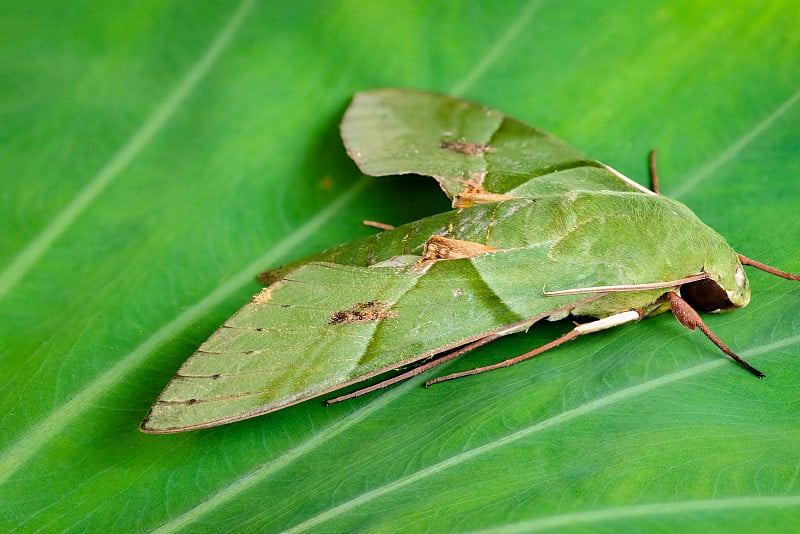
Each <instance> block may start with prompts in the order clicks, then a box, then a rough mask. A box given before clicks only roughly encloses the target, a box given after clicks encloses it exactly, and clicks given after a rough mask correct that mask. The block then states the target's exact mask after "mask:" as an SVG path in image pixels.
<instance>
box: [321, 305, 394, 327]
mask: <svg viewBox="0 0 800 534" xmlns="http://www.w3.org/2000/svg"><path fill="white" fill-rule="evenodd" d="M390 305H391V304H390V303H388V302H379V301H369V302H359V303H358V304H356V305H355V306H353V307H352V308H351V309H349V310H340V311H337V312H336V313H334V314H333V315H331V318H330V320H329V321H328V323H329V324H346V323H364V322H369V321H380V320H381V319H391V318H393V317H397V312H394V311H391V310H387V309H386V308H388V307H389V306H390Z"/></svg>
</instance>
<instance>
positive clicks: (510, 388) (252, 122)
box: [0, 0, 800, 533]
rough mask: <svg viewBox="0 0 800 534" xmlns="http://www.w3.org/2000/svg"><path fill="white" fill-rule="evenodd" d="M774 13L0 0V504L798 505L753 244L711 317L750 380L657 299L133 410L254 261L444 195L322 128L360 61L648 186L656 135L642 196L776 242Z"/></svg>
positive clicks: (113, 513)
mask: <svg viewBox="0 0 800 534" xmlns="http://www.w3.org/2000/svg"><path fill="white" fill-rule="evenodd" d="M798 27H800V10H797V8H796V6H795V4H794V3H793V2H789V1H785V2H782V1H772V2H766V3H758V2H746V1H736V0H734V1H731V2H725V3H722V2H698V1H695V0H692V1H689V0H686V1H669V2H668V1H657V0H627V1H625V0H620V1H616V2H597V1H588V0H571V1H567V2H560V1H556V0H550V1H541V2H537V1H530V2H516V1H506V2H502V3H499V2H473V1H449V2H448V1H414V2H373V1H367V0H364V1H333V0H331V1H325V2H322V1H305V2H302V1H301V2H280V3H279V2H267V1H265V0H261V1H256V0H244V1H242V2H219V1H199V0H196V1H176V2H167V3H165V2H155V1H151V2H119V1H114V2H111V1H107V2H103V1H94V2H89V1H84V2H79V1H75V2H56V1H47V2H37V3H27V2H7V3H5V4H4V6H3V7H2V8H0V34H1V35H3V40H2V44H0V162H2V163H0V166H1V167H2V170H0V228H2V231H0V299H1V301H0V361H1V362H2V367H1V368H2V371H3V372H2V376H0V417H1V418H2V432H1V433H0V528H2V530H4V531H13V530H19V531H23V532H50V531H59V532H60V531H65V532H87V531H99V530H111V529H113V530H114V531H116V532H120V533H123V532H142V531H151V530H154V529H160V531H162V532H176V531H185V532H219V531H222V530H236V531H239V532H271V531H280V530H286V529H294V530H295V531H305V530H311V531H325V532H334V531H337V532H343V531H365V530H366V531H378V532H387V531H400V530H403V531H410V530H413V531H464V530H473V529H496V530H497V531H502V532H506V531H507V532H515V531H524V532H530V531H535V530H547V529H560V530H562V531H568V532H570V531H576V532H577V531H583V530H592V531H593V532H605V531H608V532H612V531H613V532H619V531H621V530H627V531H636V532H640V531H643V530H654V529H663V530H667V531H675V530H678V529H681V530H683V531H704V532H711V531H717V532H731V531H750V532H752V531H754V530H761V531H776V530H779V529H782V528H783V529H785V527H787V526H791V525H794V526H795V527H796V526H797V525H800V477H798V472H799V471H798V465H800V445H798V443H800V415H798V414H800V358H798V356H800V354H798V353H799V352H800V321H798V320H797V317H798V315H800V298H799V297H800V286H798V284H797V283H793V282H787V281H783V280H780V279H776V278H774V277H770V276H768V275H765V274H762V273H751V285H752V287H753V293H754V296H753V299H752V302H751V304H750V306H749V307H748V308H746V309H744V310H739V311H736V312H734V313H731V314H727V315H720V316H713V317H709V318H708V319H707V321H708V323H709V325H710V327H711V328H712V329H714V331H715V332H716V333H717V334H718V335H719V336H720V337H721V338H722V339H724V340H725V341H726V342H727V343H728V344H729V345H730V346H731V347H732V348H734V349H735V350H737V351H739V353H740V354H741V355H742V356H743V357H745V358H747V359H749V360H750V361H751V362H752V363H753V364H754V365H756V366H757V367H758V368H760V369H761V370H763V371H764V372H765V373H766V374H767V378H766V379H764V380H762V381H759V380H756V379H754V378H753V377H752V376H750V375H748V374H747V373H745V372H744V371H742V370H741V369H740V368H738V367H737V366H735V365H733V364H731V363H730V362H729V361H727V360H726V359H725V358H724V357H723V356H722V355H721V354H719V353H718V352H717V350H716V349H715V348H714V347H713V346H712V345H711V344H710V343H708V342H707V341H706V340H705V339H704V338H702V335H701V334H699V333H690V332H687V331H685V330H684V329H683V328H682V327H681V326H680V325H679V324H677V322H676V321H675V320H674V319H673V318H671V317H669V316H667V315H664V316H660V317H657V318H654V319H652V320H648V321H644V322H642V323H639V324H635V325H628V326H625V327H622V328H619V329H617V330H615V331H609V332H603V333H600V334H597V335H593V336H587V338H586V339H580V340H577V341H575V342H573V343H571V344H570V345H569V346H565V347H561V348H559V349H558V350H557V351H553V352H552V353H548V354H547V355H546V356H543V357H541V358H538V359H536V360H533V361H530V362H527V363H525V364H522V365H518V366H515V367H513V368H509V369H507V370H503V371H498V372H495V373H489V374H486V375H481V376H477V377H472V378H470V379H465V380H461V381H457V382H452V383H448V384H442V385H440V386H437V387H435V388H431V389H430V390H425V389H423V388H421V387H420V383H421V380H424V379H426V378H428V377H430V376H433V375H431V374H426V375H423V376H422V377H420V378H419V379H415V380H413V381H411V382H410V383H406V384H403V385H401V386H399V387H395V388H393V389H391V390H388V391H385V392H380V393H377V394H373V395H369V396H366V397H362V398H359V399H357V400H353V401H350V402H347V403H344V404H340V405H336V406H332V407H330V408H324V407H323V406H321V405H320V403H319V402H318V401H310V402H307V403H304V404H302V405H299V406H296V407H293V408H290V409H287V410H284V411H281V412H278V413H275V414H270V415H267V416H264V417H259V418H256V419H252V420H249V421H245V422H241V423H236V424H232V425H228V426H224V427H220V428H216V429H210V430H205V431H199V432H192V433H185V434H178V435H170V436H148V435H144V434H141V433H140V432H139V431H138V424H139V422H140V421H141V419H142V418H143V417H144V415H145V414H146V413H147V410H148V408H149V406H150V404H151V403H152V402H153V401H154V400H155V398H156V396H157V395H158V393H159V392H160V391H161V389H162V388H163V386H164V385H165V384H166V382H167V381H168V379H169V378H170V377H171V376H172V374H173V373H174V372H175V370H176V369H177V368H178V367H179V366H180V364H181V363H182V362H183V361H184V360H185V359H186V358H187V357H188V356H189V355H190V354H191V353H192V352H193V350H194V349H195V348H196V347H197V346H198V345H199V344H200V343H201V342H202V341H203V340H205V339H206V337H207V336H208V335H209V334H210V333H211V332H213V330H214V329H215V328H216V327H217V326H218V325H219V324H220V323H222V321H224V320H225V318H227V317H228V316H229V315H230V314H231V313H233V312H234V311H235V310H236V309H237V308H238V307H239V306H241V305H242V304H243V303H245V302H247V300H248V299H249V298H250V296H251V295H252V294H253V293H255V292H256V291H257V289H258V286H257V284H256V283H255V282H254V279H253V277H254V275H255V273H256V272H258V271H259V270H261V269H264V268H267V267H270V266H275V265H279V264H280V263H282V262H284V261H288V260H290V259H294V258H298V257H301V256H303V255H305V254H309V253H312V252H315V251H318V250H320V249H322V248H325V247H327V246H331V245H335V244H338V243H341V242H343V241H346V240H349V239H353V238H356V237H358V236H362V235H366V234H368V233H370V232H372V231H373V230H370V229H368V228H363V227H361V226H360V221H361V220H362V219H374V220H379V221H383V222H387V223H394V224H398V223H403V222H407V221H410V220H414V219H416V218H419V217H421V216H424V215H427V214H431V213H435V212H437V211H442V210H445V209H447V208H448V202H447V200H446V198H445V197H444V195H442V194H441V192H440V191H439V189H438V187H437V186H436V184H435V183H434V182H433V181H432V180H426V179H422V178H410V177H405V178H402V179H393V178H387V179H380V180H378V179H367V178H363V177H360V175H359V173H358V171H357V169H356V167H355V165H354V164H352V163H351V162H350V161H349V159H348V158H347V156H346V154H345V152H344V149H343V148H342V146H341V142H340V140H339V137H338V130H337V128H338V121H339V119H340V117H341V114H342V112H343V111H344V109H345V107H346V105H347V103H348V101H349V98H350V97H351V96H352V94H353V93H354V92H356V91H358V90H362V89H367V88H375V87H389V86H401V87H416V88H423V89H432V90H438V91H442V92H447V93H452V94H456V95H459V96H464V97H467V98H471V99H474V100H478V101H480V102H482V103H485V104H488V105H491V106H493V107H496V108H499V109H501V110H503V111H505V112H507V113H509V114H510V115H512V116H515V117H518V118H520V119H522V120H524V121H526V122H528V123H531V124H533V125H535V126H537V127H539V128H542V129H544V130H546V131H549V132H552V133H553V134H555V135H557V136H559V137H561V138H562V139H565V140H566V141H568V142H570V143H572V144H573V145H574V146H576V147H578V148H579V149H581V150H582V151H584V152H585V153H586V154H588V155H590V156H592V157H594V158H597V159H600V160H602V161H604V162H606V163H608V164H610V165H612V166H613V167H615V168H617V169H618V170H620V171H622V172H624V173H625V174H627V175H628V176H631V177H634V178H636V179H638V180H639V181H640V182H643V183H646V155H647V151H648V150H649V149H650V148H652V147H658V148H659V150H660V155H661V159H660V172H661V180H662V192H663V193H664V194H666V195H670V196H672V197H674V198H677V199H679V200H681V201H683V202H685V203H686V204H687V205H689V206H690V207H691V208H692V209H694V210H695V211H696V212H697V214H698V215H699V216H700V217H701V218H702V219H703V220H705V221H706V222H707V223H708V224H710V225H711V226H712V227H714V228H716V229H717V230H718V231H719V232H720V233H721V234H723V235H724V236H726V237H727V238H728V239H729V241H730V243H731V244H732V245H733V246H734V248H736V249H737V250H739V251H740V252H742V253H744V254H746V255H748V256H751V257H754V258H757V259H759V260H762V261H765V262H767V263H770V264H773V265H775V266H777V267H780V268H784V269H787V270H794V271H800V254H798V249H799V248H800V247H799V246H798V236H800V210H798V206H800V180H799V179H798V176H800V157H798V146H800V129H798V126H797V125H798V124H800V105H798V100H800V68H798V67H800V65H798V50H800V32H798V31H797V28H798ZM454 313H457V311H455V310H454ZM566 328H569V325H565V324H557V325H543V326H542V327H541V328H536V329H534V330H532V331H531V332H530V333H529V334H527V335H517V336H512V337H511V338H509V339H504V340H502V341H501V342H497V343H493V344H492V345H490V346H487V347H485V348H484V349H482V350H480V351H476V352H475V353H473V354H470V355H469V356H467V357H465V358H464V359H463V360H462V361H459V362H456V363H454V364H453V365H450V366H449V367H448V369H447V370H448V371H452V370H460V369H466V368H471V367H475V366H477V365H481V364H485V363H488V362H492V361H497V360H499V359H502V358H506V357H509V356H511V355H516V354H518V353H521V352H524V351H526V350H529V349H531V348H533V347H535V346H537V345H539V344H541V343H542V342H545V341H547V340H549V339H552V337H553V336H555V335H557V333H559V332H562V331H564V330H565V329H566ZM436 372H437V373H441V372H442V371H436Z"/></svg>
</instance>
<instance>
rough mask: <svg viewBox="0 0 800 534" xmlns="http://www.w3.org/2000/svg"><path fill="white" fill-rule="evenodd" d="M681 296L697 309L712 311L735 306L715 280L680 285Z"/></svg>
mask: <svg viewBox="0 0 800 534" xmlns="http://www.w3.org/2000/svg"><path fill="white" fill-rule="evenodd" d="M681 297H683V300H685V301H686V302H688V303H689V305H691V306H692V308H694V309H695V310H697V311H701V312H713V311H717V310H729V309H731V308H736V307H737V306H736V305H735V304H733V303H732V302H731V301H730V300H729V299H728V293H727V292H726V291H725V290H724V289H723V288H722V287H721V286H720V285H719V284H718V283H716V282H715V281H713V280H709V279H708V278H706V279H704V280H698V281H697V282H689V283H688V284H683V285H682V286H681Z"/></svg>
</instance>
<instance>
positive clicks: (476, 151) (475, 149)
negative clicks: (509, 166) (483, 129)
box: [439, 141, 497, 156]
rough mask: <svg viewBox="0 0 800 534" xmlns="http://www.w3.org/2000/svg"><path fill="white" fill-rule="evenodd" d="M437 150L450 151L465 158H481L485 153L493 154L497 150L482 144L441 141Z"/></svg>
mask: <svg viewBox="0 0 800 534" xmlns="http://www.w3.org/2000/svg"><path fill="white" fill-rule="evenodd" d="M439 148H443V149H445V150H451V151H453V152H458V153H460V154H466V155H467V156H481V155H483V154H484V153H485V152H494V151H495V150H497V149H496V148H494V147H493V146H489V145H485V144H483V143H470V142H467V141H442V142H441V143H440V144H439Z"/></svg>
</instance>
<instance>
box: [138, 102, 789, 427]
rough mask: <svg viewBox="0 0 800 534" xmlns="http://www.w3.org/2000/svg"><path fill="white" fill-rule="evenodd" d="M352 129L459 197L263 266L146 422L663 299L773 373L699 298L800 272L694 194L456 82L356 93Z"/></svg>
mask: <svg viewBox="0 0 800 534" xmlns="http://www.w3.org/2000/svg"><path fill="white" fill-rule="evenodd" d="M341 133H342V138H343V140H344V144H345V147H346V148H347V151H348V153H349V155H350V156H351V157H352V159H353V160H354V161H355V162H356V164H357V165H358V167H359V168H360V169H361V171H362V172H364V173H366V174H369V175H373V176H385V175H397V174H405V173H415V174H421V175H427V176H432V177H433V178H435V179H436V180H437V181H438V182H439V185H440V186H441V188H442V190H443V191H444V192H445V194H446V195H447V196H448V197H449V198H450V199H452V205H453V210H452V211H448V212H446V213H441V214H438V215H433V216H431V217H427V218H424V219H422V220H419V221H416V222H412V223H410V224H406V225H403V226H399V227H396V228H394V227H389V226H385V227H384V228H385V230H384V231H382V232H380V233H377V234H374V235H372V236H370V237H367V238H364V239H360V240H357V241H354V242H351V243H347V244H344V245H341V246H338V247H335V248H331V249H329V250H326V251H324V252H322V253H320V254H317V255H314V256H312V257H309V258H306V259H304V260H301V261H296V262H293V263H290V264H288V265H285V266H282V267H278V268H275V269H272V270H269V271H266V272H264V273H262V274H261V275H259V280H260V281H261V282H263V283H264V284H265V286H266V287H265V288H264V289H263V290H262V291H261V292H259V293H258V294H257V295H255V297H253V299H252V301H251V302H249V303H248V304H246V305H245V306H244V307H243V308H242V309H240V310H239V311H238V312H237V313H236V314H235V315H234V316H233V317H231V318H230V319H229V320H228V321H226V322H225V324H223V325H222V326H221V327H220V328H219V329H218V330H217V331H216V332H215V333H214V334H213V335H212V336H211V337H210V338H209V339H208V340H207V341H206V342H205V343H203V344H202V345H201V346H200V348H199V349H198V350H197V352H195V353H194V354H193V355H192V356H191V357H190V358H189V359H188V360H187V361H186V363H184V364H183V366H182V367H181V368H180V370H179V371H178V372H177V374H176V375H175V377H174V378H173V379H172V380H171V381H170V382H169V384H168V385H167V386H166V388H165V389H164V391H163V392H162V393H161V395H160V396H159V398H158V400H157V401H156V402H155V404H154V405H153V407H152V409H151V410H150V413H149V414H148V415H147V417H146V418H145V420H144V422H143V423H142V425H141V429H142V431H144V432H148V433H171V432H179V431H184V430H193V429H199V428H206V427H212V426H216V425H221V424H225V423H230V422H233V421H239V420H242V419H247V418H250V417H254V416H257V415H261V414H265V413H268V412H272V411H275V410H280V409H282V408H286V407H287V406H291V405H293V404H296V403H299V402H303V401H305V400H308V399H311V398H314V397H318V396H321V395H326V394H328V393H330V392H333V391H335V390H338V389H340V388H343V387H345V386H349V385H351V384H355V383H357V382H361V381H364V380H366V379H369V378H371V377H375V376H377V375H380V374H382V373H385V372H387V371H390V370H393V369H397V368H400V367H404V366H408V365H410V364H414V363H422V365H418V366H417V367H415V368H413V369H411V371H408V372H406V373H403V374H400V375H399V376H396V377H394V378H391V379H389V380H387V381H384V382H381V383H379V384H376V385H374V386H370V387H368V388H364V389H361V390H359V391H356V392H354V393H351V394H348V395H343V396H341V397H338V398H336V399H333V401H338V400H342V399H345V398H350V397H352V396H356V395H359V394H362V393H365V392H368V391H372V390H374V389H377V388H379V387H383V386H385V385H388V384H391V383H394V382H397V381H399V380H402V379H405V378H407V377H409V376H411V375H414V374H417V373H419V372H422V371H424V370H427V369H429V368H430V367H433V366H434V365H436V364H439V363H441V362H443V361H447V360H450V359H452V358H455V357H457V356H460V355H462V354H464V353H466V352H468V351H470V350H472V349H474V348H476V347H478V346H481V345H483V344H486V343H488V342H491V341H493V340H495V339H497V338H499V337H502V336H506V335H509V334H513V333H516V332H523V331H526V330H528V329H529V328H530V327H531V326H533V325H534V324H535V323H536V322H537V321H541V320H550V321H554V320H559V319H564V318H566V317H568V316H573V317H575V318H584V319H582V320H584V321H585V322H583V323H581V324H578V326H576V327H575V328H574V329H573V330H571V331H570V332H568V333H567V334H565V335H564V336H562V337H560V338H558V339H556V340H554V341H552V342H551V343H548V344H546V345H544V346H542V347H539V348H537V349H536V350H533V351H531V352H529V353H526V354H523V355H521V356H517V357H515V358H511V359H509V360H506V361H503V362H499V363H496V364H494V365H490V366H487V367H483V368H478V369H474V370H471V371H467V372H464V373H456V374H451V375H447V376H443V377H439V378H435V379H433V380H430V381H429V382H428V384H431V383H434V382H439V381H442V380H447V379H450V378H455V377H459V376H462V375H465V374H476V373H478V372H483V371H487V370H490V369H495V368H499V367H505V366H508V365H511V364H514V363H517V362H519V361H522V360H525V359H528V358H530V357H533V356H536V355H538V354H540V353H542V352H544V351H545V350H548V349H550V348H553V347H556V346H558V345H560V344H562V343H565V342H566V341H569V340H571V339H574V338H575V337H577V336H579V335H582V334H587V333H591V332H596V331H599V330H603V329H606V328H611V327H614V326H617V325H621V324H624V323H628V322H632V321H639V320H641V319H643V318H646V317H650V316H653V315H656V314H658V313H662V312H665V311H671V312H672V313H673V314H674V315H675V317H676V318H677V319H678V321H680V322H681V323H682V324H683V325H685V326H686V327H687V328H689V329H692V330H693V329H695V328H699V329H700V330H702V331H703V332H704V333H705V334H706V336H707V337H708V338H709V339H711V341H713V342H714V343H715V344H716V345H717V346H718V347H719V348H720V349H721V350H722V351H723V352H725V353H726V354H727V355H728V356H730V358H731V359H733V360H734V361H735V362H736V363H738V364H739V365H740V366H741V367H743V368H744V369H746V370H747V371H749V372H750V373H752V374H753V375H756V376H758V377H763V376H764V375H763V374H762V373H761V372H760V371H758V370H757V369H755V368H754V367H752V366H751V365H750V364H748V363H747V362H745V361H744V360H742V359H741V358H740V357H739V356H737V355H736V354H735V353H734V352H733V351H731V350H730V349H729V348H728V347H727V346H726V345H725V344H724V343H723V342H722V341H721V340H720V339H718V338H717V337H716V336H715V335H714V334H713V333H712V332H711V331H710V330H709V329H708V328H707V327H706V325H705V324H704V323H703V321H702V319H701V318H700V315H699V314H698V313H697V312H698V311H700V312H720V311H725V310H731V309H735V308H741V307H744V306H746V305H747V303H748V301H749V300H750V287H749V285H748V281H747V276H746V275H745V272H744V269H743V265H749V266H754V267H757V268H759V269H763V270H765V271H767V272H770V273H772V274H775V275H778V276H782V277H784V278H788V279H791V280H800V277H799V276H797V275H792V274H789V273H786V272H783V271H779V270H777V269H774V268H772V267H769V266H766V265H764V264H761V263H759V262H756V261H754V260H750V259H748V258H746V257H744V256H742V255H741V254H737V253H736V252H735V251H734V250H733V249H732V248H731V247H730V246H729V245H728V244H727V243H726V242H725V240H724V239H723V238H722V237H721V236H720V235H719V234H717V233H716V232H715V231H714V230H712V229H711V228H709V227H708V226H706V225H705V224H704V223H703V222H702V221H700V220H699V219H698V218H697V216H695V215H694V214H693V213H692V212H691V211H690V210H689V208H687V207H686V206H684V205H683V204H681V203H679V202H676V201H674V200H671V199H669V198H666V197H664V196H661V195H659V194H657V191H654V190H651V189H648V188H645V187H643V186H641V185H639V184H637V183H636V182H634V181H632V180H630V179H628V178H626V177H625V176H623V175H622V174H620V173H619V172H617V171H615V170H614V169H612V168H611V167H609V166H607V165H605V164H603V163H600V162H598V161H595V160H592V159H589V158H587V157H586V156H584V155H583V154H581V153H580V152H578V151H577V150H575V149H574V148H572V147H570V146H569V145H567V144H566V143H564V142H562V141H560V140H558V139H556V138H554V137H552V136H550V135H548V134H547V133H545V132H542V131H540V130H537V129H535V128H532V127H530V126H528V125H526V124H523V123H522V122H520V121H517V120H515V119H513V118H510V117H508V116H506V115H504V114H503V113H501V112H499V111H496V110H494V109H490V108H488V107H484V106H481V105H479V104H476V103H472V102H468V101H465V100H461V99H457V98H452V97H449V96H445V95H441V94H435V93H429V92H423V91H414V90H406V89H384V90H374V91H367V92H362V93H358V94H356V95H355V97H354V98H353V101H352V103H351V105H350V106H349V108H348V109H347V111H346V113H345V115H344V119H343V121H342V124H341ZM654 177H655V174H654ZM654 189H655V188H654ZM382 227H383V226H382ZM654 228H658V231H657V232H656V231H653V229H654ZM622 235H625V236H632V237H628V238H626V239H621V238H620V236H622ZM397 340H403V342H401V343H398V341H397ZM329 402H330V401H329Z"/></svg>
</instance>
